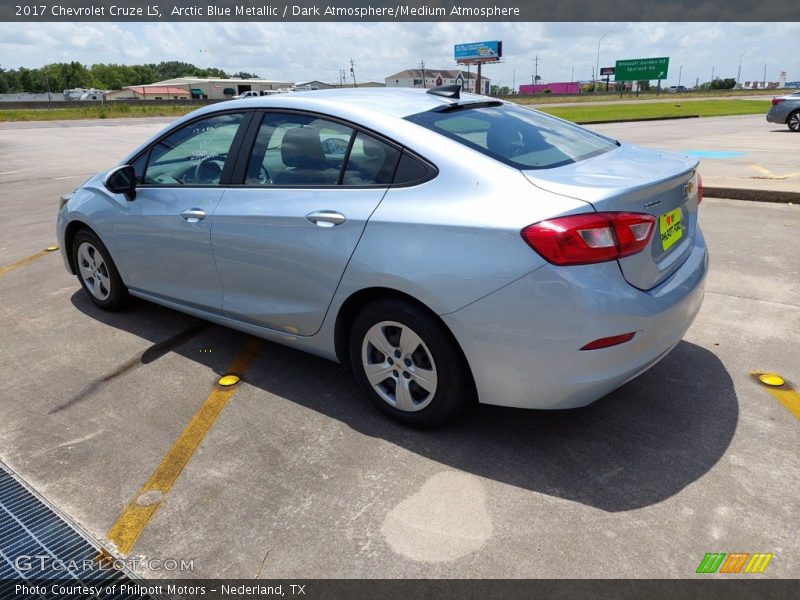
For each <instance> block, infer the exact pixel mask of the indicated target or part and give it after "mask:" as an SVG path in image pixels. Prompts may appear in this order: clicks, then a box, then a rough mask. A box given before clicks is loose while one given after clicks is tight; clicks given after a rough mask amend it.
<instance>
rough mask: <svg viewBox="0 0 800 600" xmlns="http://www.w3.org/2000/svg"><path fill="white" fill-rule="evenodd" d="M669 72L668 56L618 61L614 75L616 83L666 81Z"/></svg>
mask: <svg viewBox="0 0 800 600" xmlns="http://www.w3.org/2000/svg"><path fill="white" fill-rule="evenodd" d="M668 71H669V57H668V56H663V57H659V58H631V59H627V60H618V61H617V66H616V70H615V73H614V81H650V80H651V79H666V78H667V72H668Z"/></svg>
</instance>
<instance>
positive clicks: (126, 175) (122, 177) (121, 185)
mask: <svg viewBox="0 0 800 600" xmlns="http://www.w3.org/2000/svg"><path fill="white" fill-rule="evenodd" d="M103 184H104V185H105V186H106V189H107V190H108V191H109V192H111V193H113V194H125V198H126V199H127V200H128V202H131V201H132V200H133V199H134V198H135V197H136V172H135V171H134V170H133V167H132V166H131V165H123V166H121V167H117V168H115V169H112V170H111V171H109V173H108V175H106V179H105V181H104V182H103Z"/></svg>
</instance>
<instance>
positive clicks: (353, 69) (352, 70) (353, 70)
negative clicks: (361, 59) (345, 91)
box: [350, 58, 358, 87]
mask: <svg viewBox="0 0 800 600" xmlns="http://www.w3.org/2000/svg"><path fill="white" fill-rule="evenodd" d="M350 74H351V75H352V76H353V87H358V83H356V63H355V61H353V59H352V58H351V59H350Z"/></svg>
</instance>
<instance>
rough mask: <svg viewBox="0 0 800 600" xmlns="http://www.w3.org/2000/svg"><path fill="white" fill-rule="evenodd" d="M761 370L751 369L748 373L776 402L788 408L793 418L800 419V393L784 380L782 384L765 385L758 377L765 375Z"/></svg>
mask: <svg viewBox="0 0 800 600" xmlns="http://www.w3.org/2000/svg"><path fill="white" fill-rule="evenodd" d="M766 374H767V373H764V372H762V371H753V372H751V373H750V375H751V376H752V377H753V378H754V379H755V380H756V381H757V382H759V383H761V385H762V387H763V388H764V389H766V390H767V391H768V392H769V393H770V394H772V397H773V398H775V399H776V400H777V401H778V402H780V403H781V404H783V406H784V407H785V408H786V410H788V411H789V412H790V413H792V414H793V415H794V418H795V419H800V394H799V393H797V392H796V391H794V390H793V389H792V387H791V386H790V385H789V384H788V383H786V382H784V383H783V384H782V385H767V384H764V383H762V382H761V381H760V380H759V377H761V376H762V375H766Z"/></svg>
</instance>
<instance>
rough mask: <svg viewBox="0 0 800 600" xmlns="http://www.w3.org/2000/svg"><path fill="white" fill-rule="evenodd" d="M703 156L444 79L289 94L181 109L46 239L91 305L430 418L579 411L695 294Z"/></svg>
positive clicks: (640, 364) (72, 202) (684, 312)
mask: <svg viewBox="0 0 800 600" xmlns="http://www.w3.org/2000/svg"><path fill="white" fill-rule="evenodd" d="M431 92H432V93H431ZM696 168H697V161H696V160H695V159H690V158H687V157H683V156H678V155H675V154H668V153H665V152H660V151H656V150H648V149H643V148H638V147H635V146H631V145H628V144H623V143H620V142H617V141H614V140H612V139H609V138H606V137H604V136H601V135H598V134H595V133H592V132H590V131H587V130H585V129H582V128H580V127H577V126H575V125H572V124H569V123H567V122H565V121H562V120H560V119H556V118H553V117H550V116H547V115H544V114H542V113H539V112H537V111H534V110H529V109H526V108H522V107H519V106H516V105H514V104H509V103H505V102H500V101H496V100H493V99H490V98H486V97H482V96H471V95H461V94H459V92H458V90H457V88H454V89H436V90H428V91H427V92H426V91H425V90H405V89H363V90H358V89H356V90H330V91H315V92H306V93H296V94H283V95H279V96H268V97H262V98H252V99H245V100H239V101H231V102H225V103H224V104H217V105H212V106H208V107H205V108H202V109H200V110H197V111H195V112H193V113H191V114H189V115H187V116H186V117H184V118H182V119H180V120H178V121H176V122H175V123H174V124H172V125H170V126H169V127H168V128H167V129H166V130H164V131H163V132H161V133H159V134H158V135H156V136H155V137H153V138H152V139H150V140H149V141H147V142H146V143H145V144H143V145H142V146H141V147H140V148H138V149H137V150H135V151H134V152H133V153H131V154H130V156H128V157H127V158H125V159H124V160H123V161H122V162H121V163H120V165H119V166H117V167H116V168H113V169H111V170H109V171H106V172H103V173H100V174H98V175H96V176H94V177H92V178H91V179H89V180H88V181H87V182H86V183H84V184H83V185H81V186H80V187H79V188H78V189H76V190H75V191H74V192H73V193H72V194H70V195H69V196H66V197H64V198H63V199H62V206H61V209H60V211H59V215H58V234H59V240H60V242H61V248H62V250H63V253H64V258H65V261H66V264H67V268H68V269H69V270H70V271H72V272H73V273H76V274H77V276H78V278H79V280H80V282H81V284H82V285H83V287H84V289H85V290H86V292H87V293H88V294H89V296H90V297H91V299H92V300H93V301H94V303H95V304H96V305H97V306H99V307H101V308H104V309H110V310H113V309H117V308H120V307H121V306H122V305H123V304H124V301H125V299H126V298H127V297H128V295H129V294H130V295H133V296H137V297H139V298H144V299H146V300H149V301H152V302H156V303H159V304H162V305H164V306H168V307H171V308H174V309H177V310H180V311H183V312H186V313H190V314H192V315H196V316H198V317H202V318H204V319H208V320H210V321H213V322H215V323H219V324H222V325H226V326H229V327H233V328H236V329H239V330H242V331H245V332H249V333H251V334H253V335H256V336H260V337H263V338H266V339H269V340H272V341H275V342H279V343H282V344H286V345H289V346H293V347H296V348H299V349H302V350H306V351H308V352H311V353H314V354H317V355H319V356H323V357H325V358H328V359H331V360H336V361H340V362H343V363H346V364H348V365H349V366H350V367H351V368H352V370H353V371H354V373H355V376H356V378H357V379H358V381H359V383H360V384H361V385H362V386H363V388H364V389H365V390H366V392H367V394H369V396H370V397H371V399H372V400H373V402H374V403H375V405H376V406H377V407H379V408H380V409H381V410H382V411H384V412H385V413H387V414H388V415H390V416H391V417H394V418H395V419H398V420H400V421H402V422H404V423H407V424H411V425H417V426H430V425H435V424H438V423H442V422H444V421H446V420H447V419H449V418H451V417H452V416H453V415H454V414H455V413H456V412H457V411H458V410H459V409H461V408H463V407H464V406H465V405H467V404H468V403H470V402H472V401H473V400H474V399H476V398H477V399H478V400H479V401H480V402H484V403H488V404H499V405H506V406H517V407H526V408H539V409H558V408H571V407H578V406H583V405H586V404H588V403H590V402H592V401H594V400H596V399H598V398H600V397H601V396H603V395H605V394H607V393H608V392H610V391H611V390H613V389H615V388H617V387H618V386H620V385H622V384H623V383H625V382H626V381H628V380H630V379H631V378H633V377H636V376H637V375H638V374H640V373H642V372H643V371H645V370H646V369H647V368H649V367H651V366H652V365H653V364H655V363H656V362H657V361H658V360H659V359H661V358H662V357H663V356H664V355H665V354H667V353H668V352H669V351H670V349H671V348H672V347H674V346H675V345H676V344H677V343H678V341H679V340H680V339H681V338H682V336H683V335H684V333H685V332H686V330H687V328H688V327H689V325H690V324H691V323H692V321H693V319H694V317H695V315H696V314H697V312H698V310H699V308H700V304H701V302H702V299H703V282H704V278H705V275H706V271H707V265H708V258H707V254H706V246H705V242H704V240H703V235H702V233H701V232H700V228H699V227H698V225H697V211H698V205H699V203H700V201H701V200H702V189H701V182H700V177H699V175H698V174H697V172H696Z"/></svg>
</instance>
